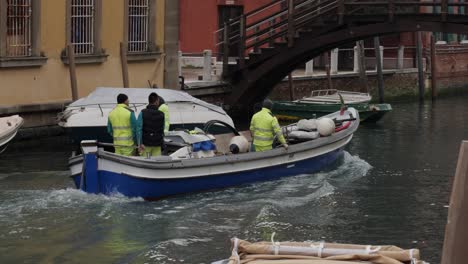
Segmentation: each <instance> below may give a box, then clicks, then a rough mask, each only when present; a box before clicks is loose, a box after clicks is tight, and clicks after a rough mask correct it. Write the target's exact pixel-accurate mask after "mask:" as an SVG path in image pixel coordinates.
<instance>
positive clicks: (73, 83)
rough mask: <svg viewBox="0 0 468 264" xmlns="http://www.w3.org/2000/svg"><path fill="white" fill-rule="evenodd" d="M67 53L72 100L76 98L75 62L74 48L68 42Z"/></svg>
mask: <svg viewBox="0 0 468 264" xmlns="http://www.w3.org/2000/svg"><path fill="white" fill-rule="evenodd" d="M67 53H68V70H69V71H70V84H71V93H72V100H73V101H76V100H78V81H77V79H76V64H75V48H74V46H73V44H69V45H68V47H67Z"/></svg>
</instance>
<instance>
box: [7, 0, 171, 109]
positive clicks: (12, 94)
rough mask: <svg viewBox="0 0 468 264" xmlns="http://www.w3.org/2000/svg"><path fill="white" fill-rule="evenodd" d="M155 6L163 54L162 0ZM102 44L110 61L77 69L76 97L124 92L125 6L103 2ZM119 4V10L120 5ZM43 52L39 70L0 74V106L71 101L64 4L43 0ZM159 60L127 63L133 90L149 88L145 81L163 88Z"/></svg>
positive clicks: (115, 1)
mask: <svg viewBox="0 0 468 264" xmlns="http://www.w3.org/2000/svg"><path fill="white" fill-rule="evenodd" d="M156 1H157V16H156V17H157V19H156V20H157V22H156V24H157V25H156V35H157V37H156V43H157V45H158V46H159V47H160V49H161V51H163V43H164V0H156ZM102 2H103V3H102V5H103V7H102V29H101V34H102V35H101V44H102V48H103V49H105V51H106V53H107V54H108V55H109V56H108V57H107V61H106V62H104V63H102V64H93V65H85V64H80V65H77V67H76V71H77V80H78V88H79V91H78V93H79V96H80V97H82V96H86V95H87V94H89V93H90V92H91V91H93V90H94V89H95V88H96V87H98V86H112V87H121V86H123V84H122V83H123V81H122V70H121V63H120V42H121V41H122V40H123V27H124V25H123V24H124V22H123V21H124V20H123V15H124V0H103V1H102ZM119 3H120V4H119ZM41 9H42V12H41V48H40V49H41V51H42V52H43V53H44V54H45V55H46V56H47V57H48V61H47V63H46V64H45V65H43V66H42V67H37V68H9V69H0V106H9V105H28V104H41V103H51V102H60V101H65V100H71V88H70V79H69V71H68V67H67V66H65V65H64V64H63V63H62V61H61V59H60V54H61V51H62V50H63V49H64V48H65V44H66V34H65V22H66V18H65V14H66V5H65V0H42V8H41ZM163 73H164V62H163V59H159V60H156V61H150V62H132V63H129V79H130V86H131V87H147V86H148V84H147V83H148V80H150V81H151V82H152V83H156V84H157V85H158V86H159V87H161V86H162V84H163V76H164V74H163Z"/></svg>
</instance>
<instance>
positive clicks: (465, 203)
mask: <svg viewBox="0 0 468 264" xmlns="http://www.w3.org/2000/svg"><path fill="white" fill-rule="evenodd" d="M467 208H468V141H463V142H462V144H461V147H460V154H459V155H458V163H457V170H456V172H455V179H454V180H453V187H452V194H451V196H450V208H449V212H448V218H447V226H446V227H445V240H444V249H443V252H442V261H441V263H442V264H464V263H466V261H467V259H468V250H466V245H468V210H467Z"/></svg>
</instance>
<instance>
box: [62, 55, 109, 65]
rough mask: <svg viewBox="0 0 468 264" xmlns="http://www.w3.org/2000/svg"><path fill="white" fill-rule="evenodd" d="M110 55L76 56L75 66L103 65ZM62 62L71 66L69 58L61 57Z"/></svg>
mask: <svg viewBox="0 0 468 264" xmlns="http://www.w3.org/2000/svg"><path fill="white" fill-rule="evenodd" d="M108 56H109V55H108V54H93V55H76V56H75V64H101V63H104V62H106V61H107V57H108ZM61 59H62V62H63V64H65V65H69V64H70V62H69V59H68V56H61Z"/></svg>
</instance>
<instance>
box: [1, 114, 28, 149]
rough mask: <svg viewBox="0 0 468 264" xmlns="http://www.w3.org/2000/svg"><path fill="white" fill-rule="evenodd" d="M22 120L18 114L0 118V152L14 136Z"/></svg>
mask: <svg viewBox="0 0 468 264" xmlns="http://www.w3.org/2000/svg"><path fill="white" fill-rule="evenodd" d="M23 122H24V120H23V118H21V117H20V116H19V115H14V116H7V117H1V118H0V153H2V152H3V151H5V149H6V147H7V146H8V143H9V142H10V141H11V140H12V139H13V138H14V137H15V136H16V134H17V133H18V130H19V129H20V127H21V126H22V125H23Z"/></svg>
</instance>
